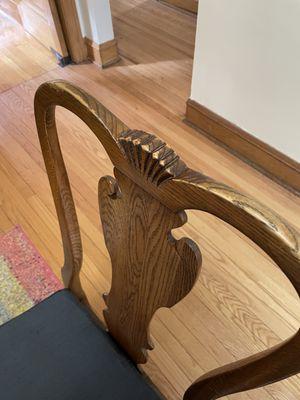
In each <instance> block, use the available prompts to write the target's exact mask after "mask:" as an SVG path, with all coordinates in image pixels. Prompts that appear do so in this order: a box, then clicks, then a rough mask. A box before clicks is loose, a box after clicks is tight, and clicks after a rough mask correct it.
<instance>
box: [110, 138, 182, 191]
mask: <svg viewBox="0 0 300 400" xmlns="http://www.w3.org/2000/svg"><path fill="white" fill-rule="evenodd" d="M118 142H119V144H120V145H121V147H122V149H123V150H124V152H125V155H126V157H127V159H128V161H129V163H130V164H131V165H132V166H134V167H135V168H136V169H137V170H138V171H140V173H141V174H142V175H143V176H144V177H145V178H146V179H147V180H148V181H150V182H152V183H153V184H155V185H156V186H159V185H160V184H161V183H162V182H164V181H165V180H167V179H170V178H175V177H177V176H178V175H180V174H181V173H182V172H183V171H185V170H186V169H187V166H186V164H185V163H184V162H183V161H182V160H181V159H180V158H179V156H178V155H177V154H176V153H175V152H174V150H172V149H171V148H169V147H168V146H167V145H166V143H165V142H163V141H162V140H160V139H158V138H157V137H155V136H154V135H151V134H149V133H146V132H143V131H137V130H134V131H133V130H128V131H126V132H124V133H122V134H121V136H120V137H119V138H118Z"/></svg>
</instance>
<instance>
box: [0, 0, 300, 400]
mask: <svg viewBox="0 0 300 400" xmlns="http://www.w3.org/2000/svg"><path fill="white" fill-rule="evenodd" d="M110 3H111V7H112V13H113V20H114V30H115V34H116V37H117V39H118V46H119V49H120V52H121V53H122V55H123V56H124V55H125V56H127V55H128V58H124V57H122V61H121V62H120V63H119V64H117V65H116V66H112V67H111V68H107V69H101V70H100V69H99V68H97V66H95V65H93V64H82V65H70V66H67V67H65V68H60V67H58V66H56V65H55V63H54V62H53V66H52V67H51V69H52V70H51V71H48V72H46V70H45V67H46V68H48V67H49V68H50V61H49V62H48V64H47V63H45V59H47V57H46V56H47V54H49V55H50V52H48V51H47V49H45V48H44V47H43V46H42V45H40V44H39V43H38V42H37V41H36V40H34V38H32V37H31V36H27V41H23V37H21V38H20V39H21V40H20V42H21V43H20V45H21V47H20V46H18V45H17V42H18V41H19V38H18V37H19V36H18V32H16V31H14V30H10V32H11V34H10V35H6V36H4V37H5V39H4V40H3V35H0V43H1V44H0V45H1V48H0V52H1V55H2V58H1V60H0V66H1V72H2V83H4V84H5V85H1V86H3V87H5V86H6V82H7V83H9V85H11V86H13V87H12V88H11V89H8V90H6V91H4V92H2V93H1V94H0V105H1V116H0V120H1V124H0V136H1V140H0V181H1V185H0V204H1V206H0V230H1V231H2V232H4V231H7V230H9V229H10V228H11V227H12V226H13V225H15V224H21V225H22V227H23V228H24V230H25V231H26V232H27V234H28V235H29V237H30V238H31V239H32V240H33V242H34V243H35V245H36V246H37V248H38V249H39V251H40V253H41V254H42V255H43V256H44V258H45V259H46V260H47V262H48V264H49V265H50V266H51V267H52V268H53V271H54V272H55V274H56V275H57V276H61V265H62V264H63V249H62V246H61V237H60V231H59V225H58V222H57V217H56V212H55V208H54V204H53V200H52V195H51V191H50V187H49V185H48V181H47V176H46V172H45V169H44V165H43V160H42V156H41V152H40V148H39V144H38V138H37V134H36V128H35V123H34V113H33V97H34V93H35V91H36V89H37V88H38V86H39V85H40V84H41V83H43V82H45V81H46V80H53V79H65V80H69V81H71V82H73V83H74V84H76V85H77V86H80V87H83V88H85V89H86V90H87V91H89V92H90V93H91V94H92V95H93V96H95V97H96V98H97V99H98V100H99V101H100V102H101V103H102V104H104V105H105V107H106V108H108V109H109V110H111V111H112V112H113V113H114V114H115V115H117V116H118V118H119V119H122V121H123V122H124V123H125V124H126V125H127V127H128V126H129V127H136V128H137V129H141V130H143V131H147V132H153V133H154V134H155V135H157V136H159V137H160V138H161V139H163V141H165V142H167V143H168V144H169V145H170V146H171V147H172V148H173V149H174V150H176V152H177V153H178V154H180V156H181V158H182V159H183V160H184V161H185V162H186V163H187V164H188V165H189V167H191V168H193V169H194V170H197V171H205V173H206V174H208V175H209V176H211V177H213V178H214V179H215V180H217V181H221V182H225V183H226V184H227V185H229V186H231V187H234V188H235V189H236V190H239V191H243V192H244V193H246V194H247V195H248V196H250V197H252V198H253V197H254V198H256V199H258V200H259V201H260V202H262V203H263V204H267V205H268V207H270V208H271V209H272V210H274V211H276V212H277V213H278V214H279V215H280V216H281V217H283V218H284V219H286V220H287V221H288V223H289V224H290V225H292V226H294V227H296V228H297V229H298V230H299V229H300V201H299V197H297V196H296V195H295V194H293V193H291V192H289V191H287V190H286V189H285V188H284V187H282V186H280V185H278V184H277V183H276V182H275V181H272V180H270V179H269V178H268V177H266V176H265V175H263V174H261V173H259V171H257V170H256V169H253V168H251V167H250V166H249V165H248V164H246V163H244V162H243V161H242V160H240V159H238V158H237V157H234V156H233V155H232V154H230V153H229V152H228V151H226V150H225V149H224V148H222V147H221V146H219V145H216V144H215V143H214V142H213V141H211V140H209V139H208V138H207V137H206V136H204V135H199V133H198V132H197V131H196V130H195V129H193V128H191V127H190V126H188V125H186V124H184V123H183V121H182V119H183V117H184V112H185V107H186V99H187V98H188V96H189V93H190V85H191V72H192V57H193V41H194V35H195V27H196V18H195V15H194V14H192V13H182V12H180V11H178V10H176V9H174V8H171V7H166V6H165V5H162V4H161V3H159V2H157V1H156V0H147V1H146V2H145V1H144V0H111V1H110ZM15 25H16V24H15ZM6 32H7V31H6ZM24 36H25V35H24ZM5 42H6V43H10V44H11V45H13V46H14V47H15V48H16V50H17V51H15V52H14V54H11V53H9V57H10V60H12V61H11V62H10V63H6V61H7V59H6V57H5V56H4V54H5V55H6V56H7V55H8V52H7V47H6V44H5ZM12 42H15V43H12ZM25 50H26V53H24V51H25ZM26 54H30V55H31V57H30V59H29V58H28V57H26ZM13 55H14V57H13ZM131 56H132V58H131ZM7 57H8V56H7ZM4 60H5V61H4ZM3 61H4V62H5V65H3ZM37 63H38V65H39V66H40V67H43V68H44V70H42V69H40V70H38V69H37V65H36V64H37ZM14 65H15V67H14V68H13V66H14ZM34 65H35V67H34ZM18 66H20V67H19V68H18ZM21 69H22V71H26V74H23V75H22V76H21V77H20V75H19V73H21ZM17 73H18V74H17ZM37 75H38V76H37ZM34 76H35V77H34ZM32 77H34V78H33V79H31V78H32ZM19 78H20V80H19ZM21 78H22V79H21ZM20 82H21V83H20ZM11 86H10V87H11ZM6 87H7V86H6ZM56 117H57V129H58V132H59V137H60V144H61V148H62V151H63V154H64V159H65V163H66V167H67V170H68V173H69V177H70V182H71V186H72V188H73V195H74V200H75V204H76V209H77V213H78V219H79V224H80V229H81V238H82V244H83V249H84V262H83V266H82V269H81V273H80V279H81V282H82V286H83V289H84V291H85V293H86V295H87V297H88V300H89V303H90V305H91V306H92V308H93V311H94V312H95V313H96V314H97V316H98V317H99V318H100V319H101V320H103V314H102V312H103V310H104V309H105V307H106V306H105V304H104V302H103V300H102V296H101V295H100V293H103V292H108V291H109V289H110V284H111V263H110V257H109V254H108V252H107V249H106V246H105V242H104V237H103V232H102V229H101V224H100V222H99V207H98V202H97V185H98V180H99V177H100V176H102V175H112V165H111V162H110V160H109V158H108V156H107V155H106V152H105V150H104V148H103V147H102V145H101V144H99V143H98V141H97V138H96V137H95V136H94V135H93V134H91V133H90V129H89V128H88V127H87V126H85V124H84V123H82V122H81V121H80V119H79V118H78V117H76V116H75V115H74V114H72V113H70V112H69V111H68V110H64V109H62V108H61V107H57V111H56ZM125 129H128V128H125ZM187 215H188V222H187V223H186V224H185V225H184V226H183V227H182V228H178V229H176V230H175V231H174V232H173V234H174V236H175V237H176V238H177V239H179V238H180V237H182V236H187V237H191V238H192V239H193V240H194V241H195V242H197V243H198V245H199V247H200V248H201V252H202V256H203V265H202V269H201V274H200V276H199V279H198V280H197V282H196V284H195V286H194V288H193V290H192V291H191V292H190V293H189V295H188V296H186V297H185V298H184V299H183V300H182V301H180V302H179V303H177V305H176V306H175V307H172V308H171V309H166V308H162V309H160V310H158V312H157V313H155V315H154V317H153V320H152V322H151V325H150V328H151V337H152V339H153V342H154V345H155V348H154V350H153V351H149V352H148V355H149V360H148V362H147V363H146V364H143V365H141V366H140V367H139V368H141V369H142V370H143V372H144V373H146V374H147V375H148V376H149V377H150V378H151V380H152V381H153V382H154V384H155V386H156V387H157V388H158V389H159V391H160V392H162V393H163V395H164V396H165V397H166V398H167V399H170V400H179V399H181V398H182V397H183V395H184V392H185V391H186V389H187V388H188V387H189V385H191V383H192V382H193V381H195V380H196V379H197V378H199V376H201V375H202V374H205V373H207V372H208V371H210V370H213V369H215V368H218V367H220V366H221V365H225V364H226V363H230V362H234V361H236V360H239V359H242V358H244V357H248V356H249V355H251V354H254V353H256V352H260V351H263V350H265V349H267V348H270V347H272V346H274V345H276V344H278V343H280V342H281V341H284V340H286V339H287V338H288V337H290V336H292V335H294V334H295V332H296V331H297V329H298V327H299V324H300V316H299V312H298V310H299V300H298V298H297V295H296V292H295V291H294V290H293V287H292V285H291V284H290V283H289V281H288V280H287V279H286V278H285V276H284V274H282V272H281V271H280V269H279V268H277V267H276V266H275V265H274V263H273V262H272V261H271V260H270V258H269V257H268V256H267V255H265V253H264V252H263V251H260V250H259V249H258V248H257V246H256V245H255V244H254V243H252V242H251V241H250V240H248V239H247V238H246V237H244V235H243V234H242V233H241V234H239V233H238V232H237V231H236V229H235V228H231V227H230V226H228V224H226V223H224V222H222V221H221V220H220V219H219V218H214V217H213V216H211V215H209V214H208V213H205V212H201V211H196V210H195V211H193V210H190V211H189V210H188V211H187ZM299 393H300V377H299V375H296V376H293V377H290V378H288V379H286V380H284V381H281V382H277V383H273V384H271V385H268V386H265V387H263V388H259V389H254V390H251V391H247V392H242V393H239V394H235V395H231V396H225V397H224V400H229V399H230V400H231V398H232V399H235V400H262V399H263V400H279V399H280V400H287V399H288V400H299Z"/></svg>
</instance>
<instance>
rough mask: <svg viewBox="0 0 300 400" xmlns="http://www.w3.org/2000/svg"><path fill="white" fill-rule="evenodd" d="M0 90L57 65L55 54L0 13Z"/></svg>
mask: <svg viewBox="0 0 300 400" xmlns="http://www.w3.org/2000/svg"><path fill="white" fill-rule="evenodd" d="M0 54H1V58H0V77H1V78H0V92H3V91H5V90H7V89H9V88H11V87H13V86H16V85H18V84H19V83H21V82H23V81H26V80H28V79H31V78H33V77H35V76H39V75H41V74H43V73H44V72H46V71H50V70H51V69H53V68H56V67H57V64H56V60H55V57H54V56H53V54H51V53H50V51H48V49H46V48H45V47H44V46H43V45H42V44H40V43H39V42H38V41H37V40H36V39H35V38H33V37H32V36H30V35H29V34H28V33H26V32H25V31H24V29H23V28H22V26H21V25H19V24H18V23H16V22H14V21H13V20H11V19H9V18H6V17H5V16H4V14H2V13H1V12H0Z"/></svg>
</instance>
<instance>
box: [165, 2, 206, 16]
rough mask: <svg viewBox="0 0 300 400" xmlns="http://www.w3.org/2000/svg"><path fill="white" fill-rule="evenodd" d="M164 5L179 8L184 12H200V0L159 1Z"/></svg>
mask: <svg viewBox="0 0 300 400" xmlns="http://www.w3.org/2000/svg"><path fill="white" fill-rule="evenodd" d="M159 1H161V2H162V3H166V4H170V5H172V6H175V7H179V8H181V9H183V10H186V11H190V12H192V13H195V14H196V13H197V12H198V3H199V1H198V0H159Z"/></svg>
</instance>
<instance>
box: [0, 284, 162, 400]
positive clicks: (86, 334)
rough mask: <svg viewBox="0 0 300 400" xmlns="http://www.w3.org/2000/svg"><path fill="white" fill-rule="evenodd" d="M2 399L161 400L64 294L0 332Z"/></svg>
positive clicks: (85, 311)
mask: <svg viewBox="0 0 300 400" xmlns="http://www.w3.org/2000/svg"><path fill="white" fill-rule="evenodd" d="M0 397H1V399H2V400H21V399H22V400H48V399H49V400H104V399H105V400H158V399H161V397H160V396H159V395H158V393H157V392H156V391H155V389H154V388H153V387H152V386H150V384H148V383H147V382H146V380H145V379H144V378H143V376H142V375H141V374H140V373H139V371H138V370H137V368H136V367H135V366H134V365H133V364H132V363H131V362H130V360H129V359H128V358H127V357H126V356H125V355H124V354H123V353H122V352H121V351H120V350H119V349H118V347H117V346H116V345H115V343H114V341H113V340H112V339H111V337H110V336H109V334H107V333H106V332H105V331H104V330H103V329H102V328H101V327H99V326H98V325H96V324H95V323H94V322H93V320H92V319H91V317H90V315H89V312H88V311H87V309H86V308H85V307H83V306H82V305H81V304H79V302H78V301H77V299H76V298H75V297H74V296H73V295H72V294H71V293H70V292H69V291H68V290H62V291H60V292H58V293H56V294H54V295H52V296H51V297H49V298H48V299H47V300H44V301H43V302H41V303H40V304H38V305H37V306H35V307H33V308H32V309H31V310H29V311H27V312H25V313H24V314H22V315H21V316H19V317H17V318H15V319H13V320H11V321H9V322H7V323H6V324H4V325H3V326H2V327H0Z"/></svg>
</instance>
